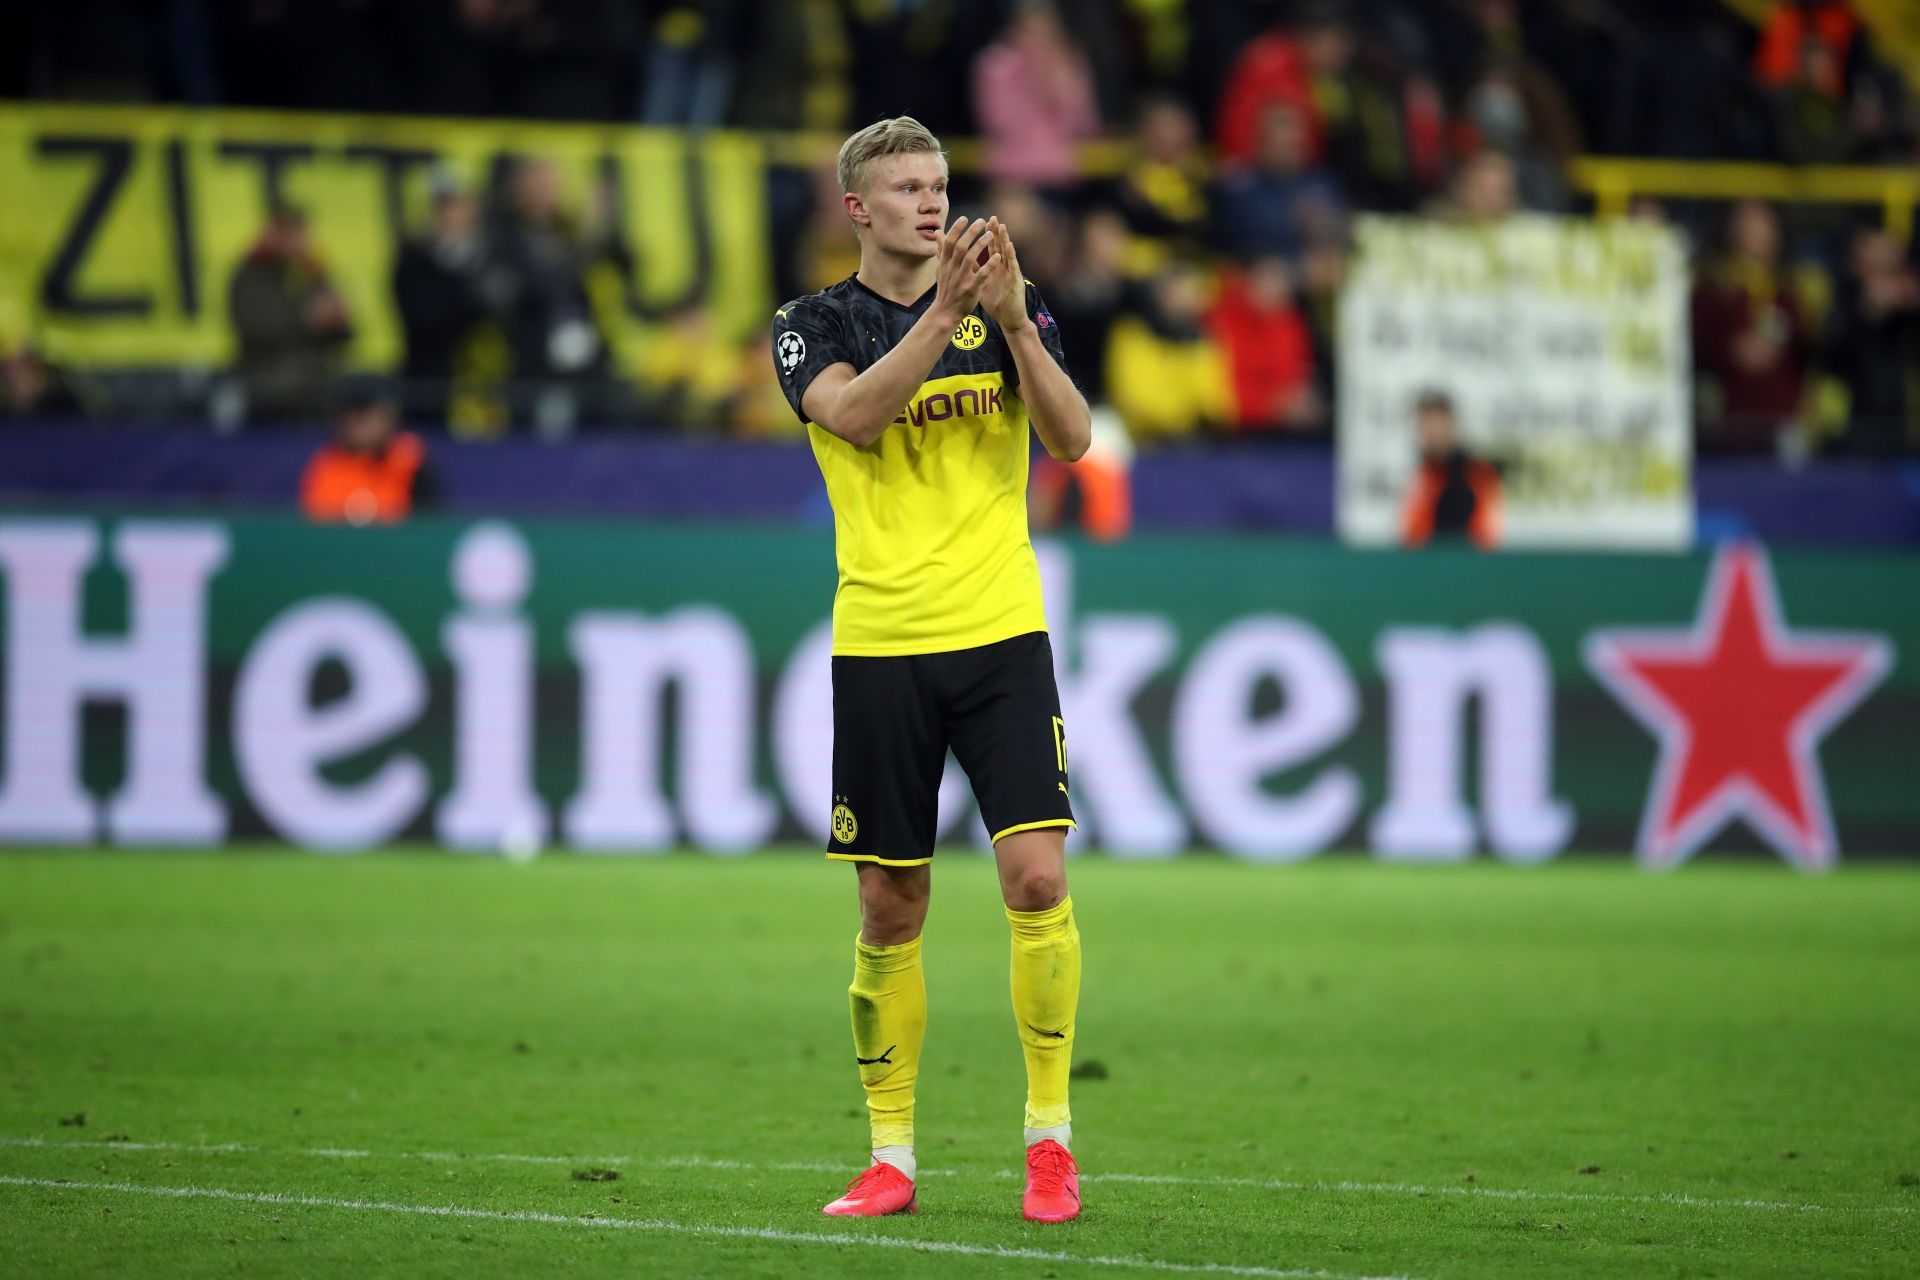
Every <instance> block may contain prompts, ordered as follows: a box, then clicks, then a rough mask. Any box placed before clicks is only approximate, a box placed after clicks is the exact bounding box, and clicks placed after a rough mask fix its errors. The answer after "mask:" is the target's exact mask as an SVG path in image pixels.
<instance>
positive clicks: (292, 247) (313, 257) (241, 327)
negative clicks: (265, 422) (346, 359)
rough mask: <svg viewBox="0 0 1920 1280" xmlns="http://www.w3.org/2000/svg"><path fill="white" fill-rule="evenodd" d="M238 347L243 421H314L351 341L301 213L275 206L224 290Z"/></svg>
mask: <svg viewBox="0 0 1920 1280" xmlns="http://www.w3.org/2000/svg"><path fill="white" fill-rule="evenodd" d="M227 310H228V314H229V316H230V317H231V318H232V321H233V328H234V334H235V336H236V337H237V339H238V343H239V357H238V359H237V361H236V363H235V365H234V374H235V376H236V377H237V378H238V380H239V383H240V387H241V391H242V393H243V394H244V396H245V398H246V413H247V416H248V417H250V418H253V419H256V420H257V419H260V418H282V419H285V418H298V417H317V416H319V415H320V414H321V413H324V412H325V410H326V397H327V389H328V387H329V386H330V385H331V383H332V381H333V377H334V374H335V372H336V371H337V369H338V367H339V363H340V354H341V349H342V348H343V347H344V346H345V345H346V343H347V341H348V339H349V338H351V337H352V336H353V327H352V325H351V324H350V323H349V321H348V317H347V307H346V303H345V302H344V301H342V299H341V297H340V294H339V292H338V291H337V290H336V289H335V288H334V287H333V282H332V280H331V279H330V278H329V277H328V275H327V269H326V265H325V264H324V263H323V262H322V261H321V260H320V256H319V254H318V253H316V252H315V251H314V247H313V242H312V241H311V239H310V238H309V237H308V234H307V216H306V213H305V212H304V211H303V210H301V209H299V208H296V207H294V206H292V205H285V204H283V205H280V206H279V207H277V208H275V209H274V210H273V212H272V213H271V214H269V215H268V218H267V225H266V228H265V229H264V230H262V231H261V233H260V237H259V239H257V240H255V241H254V244H253V247H252V248H251V249H250V250H248V252H247V256H246V257H245V258H244V259H242V260H241V263H240V265H239V266H238V267H237V268H235V269H234V273H233V277H232V279H231V281H230V282H229V284H228V287H227Z"/></svg>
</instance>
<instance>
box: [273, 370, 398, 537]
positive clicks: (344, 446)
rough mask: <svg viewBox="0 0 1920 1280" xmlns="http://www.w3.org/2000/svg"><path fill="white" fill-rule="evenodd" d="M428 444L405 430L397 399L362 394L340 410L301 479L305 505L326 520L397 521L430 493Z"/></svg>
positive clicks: (308, 512) (313, 516) (304, 508)
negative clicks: (331, 431) (331, 433)
mask: <svg viewBox="0 0 1920 1280" xmlns="http://www.w3.org/2000/svg"><path fill="white" fill-rule="evenodd" d="M429 488H430V477H429V473H428V472H427V469H426V445H425V444H424V442H422V441H421V439H420V437H419V436H417V435H415V434H413V433H412V432H411V431H402V430H400V424H399V416H398V414H397V413H396V411H395V409H394V406H393V403H392V402H391V401H389V400H387V399H384V398H382V397H379V396H374V395H367V394H362V395H359V396H356V397H354V398H352V399H350V400H349V401H348V402H347V404H346V406H345V408H344V409H343V410H342V411H341V414H340V424H339V427H338V429H337V430H336V432H335V434H334V438H333V439H332V440H330V441H328V442H327V443H326V444H324V445H322V446H320V450H319V452H317V453H315V454H314V455H313V457H312V458H311V459H310V460H309V461H308V463H307V470H306V474H305V475H304V476H302V477H301V481H300V509H301V510H302V511H304V512H305V513H306V515H307V518H308V519H310V520H317V521H320V522H322V523H326V524H335V523H345V524H356V525H360V524H398V523H399V522H400V521H402V520H405V519H406V518H407V516H408V515H410V514H411V513H412V512H413V510H414V508H415V507H416V506H417V505H420V504H421V503H422V501H423V500H424V499H426V498H427V497H428V496H429V495H428V492H427V490H428V489H429Z"/></svg>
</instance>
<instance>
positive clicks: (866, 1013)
mask: <svg viewBox="0 0 1920 1280" xmlns="http://www.w3.org/2000/svg"><path fill="white" fill-rule="evenodd" d="M857 865H858V869H859V873H860V936H859V937H858V938H856V939H855V940H854V944H853V984H852V985H851V986H850V987H848V989H847V1003H848V1006H849V1008H850V1010H851V1012H852V1015H853V1054H854V1061H855V1063H856V1064H857V1065H858V1066H859V1068H860V1083H861V1085H862V1086H863V1087H864V1088H865V1089H866V1094H867V1119H868V1125H869V1128H870V1130H871V1136H872V1139H873V1158H874V1159H875V1160H876V1161H879V1162H881V1163H885V1164H891V1165H893V1166H894V1167H895V1168H897V1169H899V1170H900V1171H901V1172H902V1173H904V1174H906V1175H907V1177H908V1178H912V1177H913V1176H914V1174H915V1172H916V1169H915V1165H914V1158H913V1101H914V1086H915V1085H916V1084H917V1083H918V1081H919V1078H920V1047H921V1044H922V1042H923V1041H924V1040H925V1038H926V1032H927V981H926V976H925V971H924V970H923V969H922V968H921V965H920V930H921V928H922V927H923V926H924V925H925V924H926V921H927V896H928V893H929V892H930V890H931V888H932V882H933V877H932V875H931V873H930V870H929V868H928V867H926V866H918V867H886V866H881V865H880V864H878V863H873V862H863V863H860V864H857Z"/></svg>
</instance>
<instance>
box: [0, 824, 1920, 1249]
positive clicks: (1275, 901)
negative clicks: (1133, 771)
mask: <svg viewBox="0 0 1920 1280" xmlns="http://www.w3.org/2000/svg"><path fill="white" fill-rule="evenodd" d="M1072 877H1073V881H1074V889H1075V901H1076V904H1077V907H1078V918H1079V922H1080V927H1081V932H1082V934H1083V935H1084V938H1085V946H1086V978H1085V991H1084V995H1083V998H1082V1002H1081V1010H1080V1030H1079V1046H1078V1052H1079V1058H1080V1062H1081V1071H1082V1073H1083V1078H1081V1079H1080V1080H1079V1081H1077V1082H1076V1085H1075V1092H1074V1110H1075V1133H1076V1142H1075V1146H1076V1148H1077V1154H1078V1155H1079V1157H1080V1159H1081V1163H1082V1166H1083V1168H1084V1170H1085V1172H1086V1174H1087V1178H1086V1181H1085V1184H1084V1191H1085V1195H1086V1203H1087V1210H1086V1214H1085V1217H1084V1218H1083V1219H1082V1220H1081V1221H1080V1222H1078V1223H1075V1224H1071V1225H1068V1226H1064V1227H1039V1226H1033V1225H1029V1224H1027V1223H1024V1222H1022V1221H1021V1220H1020V1218H1019V1208H1018V1203H1019V1189H1020V1184H1019V1182H1018V1181H1017V1179H1016V1178H1015V1177H1014V1176H1013V1175H1014V1171H1015V1169H1016V1167H1017V1163H1018V1160H1019V1137H1020V1104H1021V1099H1022V1092H1023V1077H1022V1074H1021V1065H1020V1057H1019V1052H1018V1048H1017V1045H1016V1042H1015V1040H1014V1035H1013V1027H1012V1015H1011V1012H1010V1010H1009V1008H1008V995H1007V974H1006V966H1007V959H1006V953H1007V931H1006V922H1005V920H1004V918H1003V917H1002V916H1001V914H1000V907H999V902H998V899H997V895H996V892H995V887H994V883H993V877H992V873H991V869H990V865H989V864H988V863H987V862H986V861H985V860H984V859H981V858H979V857H977V856H974V855H972V854H957V855H949V856H946V857H944V858H943V859H942V861H941V862H940V864H939V870H938V873H937V875H936V880H937V881H938V884H939V892H938V893H937V895H936V897H935V903H934V910H933V915H932V919H931V920H930V922H929V925H928V929H927V950H926V957H927V960H926V963H927V971H928V984H929V987H930V999H931V1005H932V1024H931V1029H930V1032H929V1037H928V1044H927V1049H926V1054H925V1060H924V1067H923V1073H922V1077H921V1085H920V1103H919V1111H920V1115H919V1125H920V1134H919V1146H920V1153H921V1162H922V1168H923V1170H924V1172H923V1175H922V1178H921V1184H920V1186H921V1193H920V1199H921V1212H920V1213H919V1215H918V1216H917V1217H912V1218H905V1217H902V1218H893V1219H886V1220H879V1221H854V1222H848V1221H834V1220H828V1219H824V1218H822V1217H821V1216H820V1215H819V1212H818V1209H819V1205H820V1204H821V1203H823V1202H824V1201H825V1200H827V1199H829V1198H830V1197H831V1196H832V1195H833V1194H835V1193H837V1191H838V1190H839V1188H840V1187H841V1185H842V1184H843V1183H844V1182H845V1181H846V1179H847V1178H848V1177H850V1176H851V1175H852V1173H854V1172H855V1171H856V1170H857V1169H858V1167H859V1166H860V1165H861V1164H862V1163H864V1160H863V1154H864V1146H865V1136H866V1133H865V1121H864V1118H863V1111H862V1107H861V1095H860V1089H859V1085H858V1081H857V1078H856V1076H855V1073H854V1067H853V1063H852V1060H851V1059H852V1048H851V1045H850V1043H849V1036H848V1031H847V1026H846V1022H847V1012H846V997H845V986H846V982H847V979H848V976H849V971H850V966H851V957H850V951H851V948H850V946H849V944H850V943H851V941H852V939H853V935H854V931H855V927H856V919H855V914H854V904H853V892H852V887H853V876H852V874H851V873H850V872H849V871H847V869H846V868H844V867H841V866H837V865H829V864H826V863H824V862H823V861H822V860H820V859H819V858H818V857H817V855H812V854H801V853H798V852H789V853H785V854H768V855H764V856H758V857H751V858H743V859H738V860H724V859H712V858H699V857H691V856H676V857H668V858H643V859H595V858H586V857H551V858H545V859H542V860H540V861H538V862H535V863H533V864H531V865H511V864H507V863H504V862H500V861H497V860H492V859H468V858H456V857H450V856H443V855H438V854H429V853H424V852H401V853H397V854H392V855H382V856H373V857H364V858H349V859H330V858H320V857H305V856H295V855H289V854H282V853H274V852H268V851H259V852H242V853H233V854H225V855H203V854H178V853H155V854H152V855H142V856H128V855H124V854H89V855H65V856H62V855H53V854H38V853H35V854H25V853H5V854H0V1082H4V1088H0V1275H5V1276H9V1277H12V1276H22V1277H25V1276H92V1275H100V1276H107V1275H112V1276H127V1275H138V1276H227V1275H235V1276H238V1275H246V1276H252V1277H278V1276H287V1277H294V1276H303V1277H315V1276H356V1277H358V1276H408V1277H417V1276H448V1277H454V1276H458V1277H490V1276H502V1277H504V1276H530V1275H570V1276H596V1275H607V1276H616V1275H617V1276H692V1275H701V1276H725V1277H735V1276H789V1275H811V1276H836V1277H837V1276H873V1277H887V1278H888V1280H898V1278H899V1277H901V1276H929V1275H931V1276H997V1275H1009V1274H1018V1275H1031V1276H1060V1277H1074V1276H1123V1275H1160V1276H1164V1275H1169V1274H1176V1275H1177V1274H1198V1275H1206V1274H1214V1275H1218V1274H1231V1275H1254V1276H1301V1277H1305V1276H1315V1277H1339V1278H1342V1280H1346V1278H1350V1277H1361V1276H1369V1277H1371V1276H1392V1277H1410V1278H1413V1280H1469V1278H1471V1280H1488V1278H1492V1280H1499V1278H1502V1277H1535V1276H1538V1277H1554V1278H1555V1280H1562V1278H1577V1277H1623V1278H1627V1277H1631V1278H1634V1280H1639V1278H1641V1277H1656V1278H1657V1277H1726V1278H1729V1280H1731V1278H1734V1277H1823V1278H1826V1277H1866V1276H1874V1277H1880V1276H1886V1277H1893V1276H1913V1275H1916V1274H1920V1074H1917V1073H1920V873H1917V872H1916V871H1914V870H1912V869H1903V868H1895V867H1860V866H1854V867H1847V868H1844V869H1842V870H1841V871H1840V872H1839V873H1837V874H1835V875H1831V876H1826V877H1807V876H1801V875H1796V874H1794V873H1792V872H1790V871H1788V870H1786V869H1784V868H1782V867H1778V866H1775V865H1772V864H1765V863H1758V862H1755V863H1750V864H1741V863H1731V864H1730V863H1725V862H1721V863H1713V864H1706V863H1703V864H1699V865H1695V866H1691V867H1688V868H1685V869H1683V870H1682V871H1680V872H1679V873H1677V874H1672V875H1664V876H1654V875H1645V874H1641V873H1639V872H1636V871H1634V870H1632V869H1631V868H1629V867H1628V866H1627V865H1625V864H1624V863H1623V862H1615V861H1604V862H1603V861H1599V860H1591V861H1581V860H1572V861H1568V862H1563V863H1560V864H1558V865H1555V866H1551V867H1545V868H1539V869H1535V870H1519V869H1514V868H1507V867H1503V866H1497V865H1492V864H1480V865H1474V866H1469V867H1456V868H1444V869H1416V868H1404V867H1386V866H1380V865H1377V864H1373V863H1370V862H1367V861H1364V860H1361V859H1357V858H1334V859H1322V860H1319V861H1316V862H1313V863H1309V864H1306V865H1303V866H1298V867H1291V868H1258V867H1249V866H1243V865H1238V864H1234V863H1231V862H1227V861H1224V860H1220V859H1217V858H1190V859H1185V860H1182V861H1178V862H1174V863H1169V864H1159V865H1141V864H1131V863H1124V862H1113V861H1104V860H1098V859H1086V860H1078V861H1076V862H1075V863H1074V864H1073V867H1072ZM83 1118H84V1121H83ZM593 1170H601V1171H605V1172H603V1173H599V1174H593V1175H592V1177H593V1178H601V1179H605V1178H607V1175H608V1174H617V1178H612V1179H610V1180H590V1179H589V1177H588V1175H589V1171H593Z"/></svg>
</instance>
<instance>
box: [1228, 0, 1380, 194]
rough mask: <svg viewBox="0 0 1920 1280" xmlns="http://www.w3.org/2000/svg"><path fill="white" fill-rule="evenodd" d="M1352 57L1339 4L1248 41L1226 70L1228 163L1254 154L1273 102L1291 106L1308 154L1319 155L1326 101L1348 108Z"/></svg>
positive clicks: (1319, 6) (1350, 35)
mask: <svg viewBox="0 0 1920 1280" xmlns="http://www.w3.org/2000/svg"><path fill="white" fill-rule="evenodd" d="M1352 59H1353V33H1352V30H1351V29H1350V28H1349V27H1348V26H1347V22H1346V19H1345V17H1344V16H1343V15H1342V13H1341V11H1340V9H1339V7H1338V6H1337V5H1333V4H1328V3H1322V4H1317V5H1315V6H1314V7H1313V8H1311V9H1310V10H1309V11H1308V12H1307V14H1306V15H1305V16H1304V17H1303V18H1302V20H1301V21H1300V23H1299V24H1298V26H1297V27H1294V28H1291V29H1289V28H1288V27H1284V26H1280V27H1274V28H1272V29H1270V30H1268V31H1267V32H1266V33H1265V34H1263V35H1261V36H1260V37H1258V38H1257V39H1254V40H1252V41H1249V42H1248V43H1247V45H1246V46H1245V48H1243V49H1242V50H1241V51H1240V55H1239V57H1238V58H1237V59H1235V61H1234V64H1233V69H1232V70H1231V71H1230V72H1229V73H1228V76H1227V85H1226V89H1225V91H1224V92H1223V93H1222V94H1221V97H1220V107H1219V121H1218V130H1217V136H1218V141H1219V147H1220V158H1221V159H1222V160H1223V161H1225V162H1227V163H1229V164H1245V163H1250V162H1252V161H1254V160H1255V158H1256V156H1257V155H1258V153H1259V151H1260V149H1261V135H1262V132H1263V127H1264V126H1263V122H1264V121H1265V120H1266V119H1267V117H1268V115H1269V113H1270V110H1271V108H1273V107H1275V106H1285V107H1290V108H1292V110H1293V111H1294V112H1295V113H1297V115H1298V118H1299V120H1300V122H1301V125H1302V127H1303V128H1304V129H1305V138H1304V152H1303V154H1304V158H1305V161H1306V162H1307V163H1309V164H1311V163H1314V162H1317V161H1318V160H1320V158H1321V155H1322V147H1323V145H1324V142H1325V133H1326V126H1327V121H1326V118H1325V116H1324V114H1323V112H1324V110H1325V107H1326V105H1327V104H1337V106H1338V107H1339V108H1340V109H1344V105H1345V102H1344V100H1345V94H1344V87H1343V85H1342V83H1341V81H1342V78H1343V77H1344V75H1345V74H1346V70H1347V66H1348V64H1349V63H1350V62H1351V61H1352Z"/></svg>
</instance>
